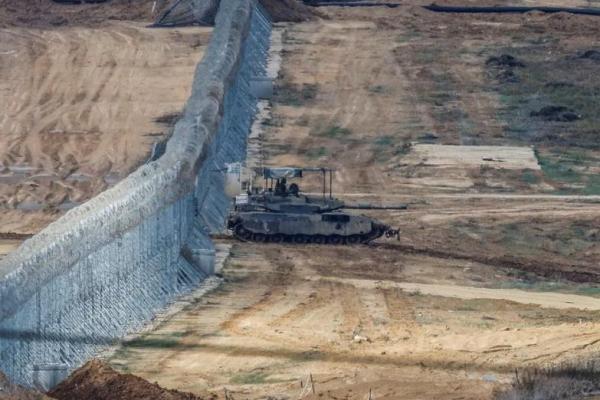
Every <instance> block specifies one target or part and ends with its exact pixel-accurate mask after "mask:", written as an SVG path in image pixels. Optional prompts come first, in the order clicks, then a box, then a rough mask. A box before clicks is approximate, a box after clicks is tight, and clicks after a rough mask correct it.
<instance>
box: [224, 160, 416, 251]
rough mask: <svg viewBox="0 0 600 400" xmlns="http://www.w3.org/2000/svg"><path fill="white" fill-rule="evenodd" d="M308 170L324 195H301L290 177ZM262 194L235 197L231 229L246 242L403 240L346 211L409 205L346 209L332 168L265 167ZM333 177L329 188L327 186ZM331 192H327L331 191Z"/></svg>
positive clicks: (395, 232)
mask: <svg viewBox="0 0 600 400" xmlns="http://www.w3.org/2000/svg"><path fill="white" fill-rule="evenodd" d="M305 172H321V173H322V175H323V192H322V194H321V195H318V194H317V195H315V194H303V193H302V192H301V191H300V187H299V186H298V184H296V183H292V184H290V185H289V186H288V179H294V178H302V176H303V173H305ZM263 177H264V179H265V187H264V188H263V189H262V191H255V192H254V193H252V192H250V193H247V194H245V195H241V196H237V197H236V202H235V208H234V210H233V212H232V213H231V215H230V216H229V219H228V224H227V227H228V229H230V230H231V231H232V232H233V234H234V236H235V237H237V238H238V239H240V240H244V241H255V242H272V243H280V242H293V243H317V244H357V243H369V242H371V241H373V240H375V239H377V238H379V237H381V236H383V235H386V236H387V237H394V236H395V237H399V231H398V230H397V229H392V228H391V227H390V226H388V225H386V224H383V223H381V222H379V221H377V220H375V219H373V218H370V217H367V216H364V215H353V214H349V213H346V212H343V211H342V210H343V209H362V210H365V209H368V210H374V209H380V210H381V209H383V210H405V209H406V208H407V206H406V205H403V204H402V205H396V206H374V205H371V204H356V205H348V204H345V203H344V202H343V201H341V200H339V199H336V198H334V197H333V195H332V188H331V186H332V182H333V170H331V169H328V168H265V169H264V170H263ZM327 178H329V185H327ZM328 188H329V190H328Z"/></svg>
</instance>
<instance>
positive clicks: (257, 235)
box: [252, 233, 267, 243]
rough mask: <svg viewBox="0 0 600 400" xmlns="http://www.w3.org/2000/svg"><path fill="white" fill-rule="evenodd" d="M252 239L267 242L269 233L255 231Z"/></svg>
mask: <svg viewBox="0 0 600 400" xmlns="http://www.w3.org/2000/svg"><path fill="white" fill-rule="evenodd" d="M252 240H253V241H255V242H258V243H266V241H267V235H265V234H264V233H255V234H253V235H252Z"/></svg>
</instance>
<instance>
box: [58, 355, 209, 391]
mask: <svg viewBox="0 0 600 400" xmlns="http://www.w3.org/2000/svg"><path fill="white" fill-rule="evenodd" d="M48 395H49V396H52V397H53V398H55V399H58V400H71V399H86V400H137V399H140V400H141V399H155V400H199V399H201V398H200V397H197V396H195V395H193V394H191V393H183V392H179V391H177V390H167V389H164V388H161V387H160V386H158V385H157V384H155V383H150V382H148V381H146V380H144V379H142V378H140V377H137V376H134V375H131V374H120V373H118V372H117V371H115V370H114V369H112V368H111V367H109V366H108V365H106V364H104V363H103V362H102V361H99V360H92V361H89V362H88V363H87V364H85V365H84V366H83V367H81V368H79V369H78V370H77V371H75V372H73V374H71V376H70V377H69V378H68V379H67V380H65V381H64V382H62V383H61V384H60V385H58V386H57V387H56V388H54V390H52V391H51V392H50V393H48Z"/></svg>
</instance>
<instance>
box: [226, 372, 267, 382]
mask: <svg viewBox="0 0 600 400" xmlns="http://www.w3.org/2000/svg"><path fill="white" fill-rule="evenodd" d="M267 376H268V375H267V374H265V373H263V372H248V373H240V374H237V375H234V376H233V377H232V378H231V379H230V380H229V381H230V382H231V383H233V384H237V385H257V384H262V383H266V379H267Z"/></svg>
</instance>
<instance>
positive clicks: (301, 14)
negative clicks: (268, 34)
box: [260, 0, 316, 22]
mask: <svg viewBox="0 0 600 400" xmlns="http://www.w3.org/2000/svg"><path fill="white" fill-rule="evenodd" d="M260 3H261V4H262V5H263V6H264V7H265V8H266V9H267V11H268V12H269V14H270V15H271V18H273V21H274V22H302V21H308V20H311V19H313V18H314V17H315V15H316V14H315V13H314V11H313V10H311V8H310V7H308V6H306V5H305V4H304V3H302V2H301V1H298V0H260Z"/></svg>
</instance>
